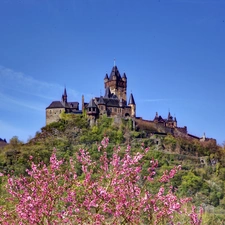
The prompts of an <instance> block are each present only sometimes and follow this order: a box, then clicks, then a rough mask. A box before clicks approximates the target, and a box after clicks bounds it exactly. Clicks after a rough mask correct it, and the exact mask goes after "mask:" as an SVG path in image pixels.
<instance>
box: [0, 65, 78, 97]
mask: <svg viewBox="0 0 225 225" xmlns="http://www.w3.org/2000/svg"><path fill="white" fill-rule="evenodd" d="M0 80H1V83H0V86H2V87H4V88H5V89H7V90H13V91H18V92H20V93H24V94H29V95H33V96H36V97H40V98H44V99H49V100H50V99H51V100H54V99H53V98H54V97H53V96H55V94H56V93H58V92H63V90H64V87H63V86H62V85H59V84H56V83H49V82H45V81H41V80H37V79H34V78H33V77H31V76H27V75H25V74H24V73H21V72H17V71H14V70H12V69H10V68H6V67H3V66H1V65H0ZM67 92H68V93H69V95H70V96H71V97H72V98H76V97H78V96H79V94H78V93H77V92H76V91H75V90H74V89H70V88H67ZM79 97H80V96H79ZM59 98H60V96H59Z"/></svg>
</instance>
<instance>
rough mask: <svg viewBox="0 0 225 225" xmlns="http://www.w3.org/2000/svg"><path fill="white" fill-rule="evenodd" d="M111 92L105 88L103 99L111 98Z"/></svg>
mask: <svg viewBox="0 0 225 225" xmlns="http://www.w3.org/2000/svg"><path fill="white" fill-rule="evenodd" d="M111 95H112V94H111V91H110V88H109V87H107V88H106V89H105V96H104V97H105V98H111Z"/></svg>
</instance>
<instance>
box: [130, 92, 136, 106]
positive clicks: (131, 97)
mask: <svg viewBox="0 0 225 225" xmlns="http://www.w3.org/2000/svg"><path fill="white" fill-rule="evenodd" d="M132 104H133V105H135V101H134V96H133V94H132V93H131V94H130V99H129V103H128V105H132Z"/></svg>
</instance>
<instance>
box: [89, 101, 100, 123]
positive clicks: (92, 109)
mask: <svg viewBox="0 0 225 225" xmlns="http://www.w3.org/2000/svg"><path fill="white" fill-rule="evenodd" d="M87 108H88V112H87V114H88V117H89V120H90V125H91V126H94V125H95V121H96V117H97V115H98V108H97V106H96V104H95V102H94V99H91V101H90V102H89V104H88V107H87Z"/></svg>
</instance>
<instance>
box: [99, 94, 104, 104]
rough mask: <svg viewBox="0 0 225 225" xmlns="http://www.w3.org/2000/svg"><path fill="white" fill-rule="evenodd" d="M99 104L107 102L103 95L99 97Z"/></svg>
mask: <svg viewBox="0 0 225 225" xmlns="http://www.w3.org/2000/svg"><path fill="white" fill-rule="evenodd" d="M98 104H99V105H105V102H104V99H103V97H102V96H101V97H100V98H99V100H98Z"/></svg>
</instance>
